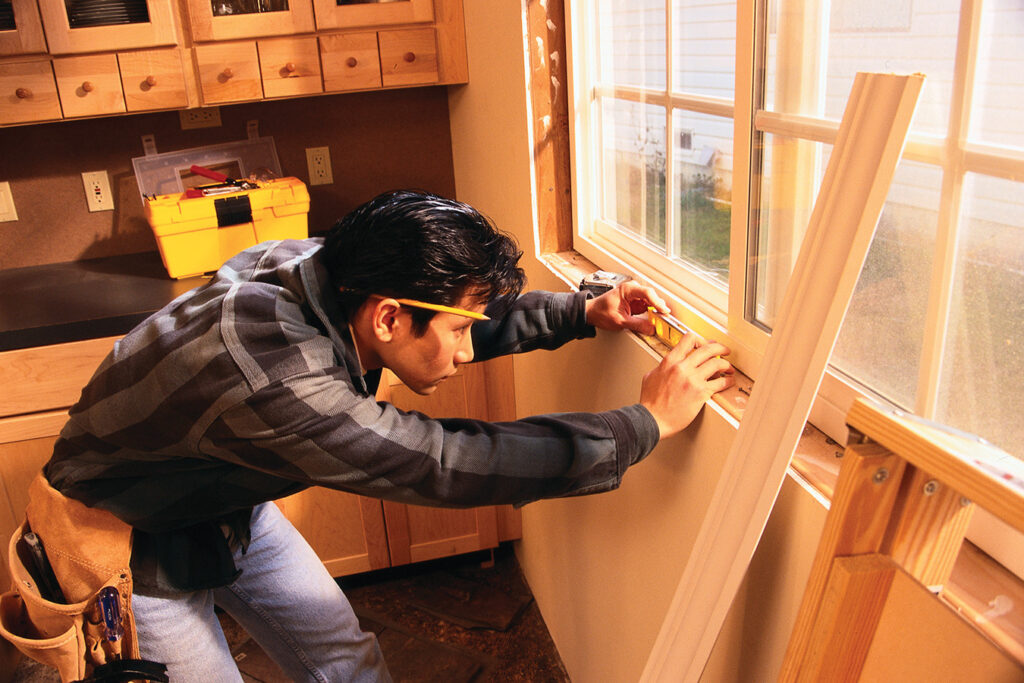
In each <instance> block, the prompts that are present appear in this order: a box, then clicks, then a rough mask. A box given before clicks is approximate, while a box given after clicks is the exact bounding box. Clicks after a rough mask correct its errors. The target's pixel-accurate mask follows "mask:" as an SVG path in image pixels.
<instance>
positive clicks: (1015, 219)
mask: <svg viewBox="0 0 1024 683" xmlns="http://www.w3.org/2000/svg"><path fill="white" fill-rule="evenodd" d="M1022 293H1024V183H1019V182H1012V181H1009V180H1003V179H1001V178H993V177H990V176H982V175H977V174H968V175H967V177H966V178H965V182H964V197H963V203H962V210H961V237H960V242H959V245H958V249H957V261H956V285H955V290H954V293H953V304H952V316H951V319H950V322H949V328H948V333H947V334H948V338H947V340H946V348H945V355H944V359H943V360H944V363H943V374H942V378H941V385H940V406H939V410H938V414H937V416H936V419H938V420H940V421H942V422H946V423H948V424H951V425H953V426H955V427H958V428H960V429H964V430H966V431H969V432H973V433H975V434H980V435H981V436H983V437H985V438H986V439H988V440H989V441H991V442H993V443H995V444H996V445H998V446H1000V447H1001V448H1003V449H1005V450H1006V451H1008V452H1010V453H1013V454H1015V455H1017V456H1018V457H1024V420H1022V419H1021V415H1022V414H1024V389H1021V385H1020V379H1021V378H1022V377H1024V296H1022Z"/></svg>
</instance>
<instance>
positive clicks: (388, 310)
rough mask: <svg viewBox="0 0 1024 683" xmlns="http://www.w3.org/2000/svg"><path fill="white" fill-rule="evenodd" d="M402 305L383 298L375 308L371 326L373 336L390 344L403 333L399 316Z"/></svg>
mask: <svg viewBox="0 0 1024 683" xmlns="http://www.w3.org/2000/svg"><path fill="white" fill-rule="evenodd" d="M401 308H402V305H401V304H400V303H398V302H397V301H396V300H394V299H391V298H383V299H381V300H380V301H378V302H377V304H376V305H375V306H374V307H373V312H372V314H371V318H370V325H371V328H372V329H373V335H374V336H375V337H376V338H377V339H378V340H379V341H382V342H384V343H387V342H390V341H391V340H392V339H394V337H395V335H396V334H397V333H399V332H401V330H402V328H403V325H402V321H401V319H400V318H399V316H398V312H399V311H400V310H401Z"/></svg>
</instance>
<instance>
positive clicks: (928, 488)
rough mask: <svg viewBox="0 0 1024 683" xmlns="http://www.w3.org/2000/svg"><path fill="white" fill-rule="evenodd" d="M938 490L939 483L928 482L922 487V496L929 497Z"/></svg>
mask: <svg viewBox="0 0 1024 683" xmlns="http://www.w3.org/2000/svg"><path fill="white" fill-rule="evenodd" d="M938 490H939V482H937V481H935V480H934V479H932V480H930V481H928V482H927V483H926V484H925V485H924V495H926V496H930V495H932V494H934V493H935V492H936V491H938Z"/></svg>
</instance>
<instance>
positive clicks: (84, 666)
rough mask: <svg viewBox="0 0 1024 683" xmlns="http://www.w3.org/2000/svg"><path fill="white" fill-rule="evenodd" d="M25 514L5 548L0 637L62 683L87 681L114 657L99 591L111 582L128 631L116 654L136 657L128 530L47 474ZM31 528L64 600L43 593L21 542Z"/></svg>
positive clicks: (31, 493) (31, 495) (32, 491)
mask: <svg viewBox="0 0 1024 683" xmlns="http://www.w3.org/2000/svg"><path fill="white" fill-rule="evenodd" d="M26 517H27V520H26V521H25V522H24V523H23V524H22V525H21V526H20V527H19V528H18V529H17V530H16V531H15V533H14V536H12V537H11V540H10V544H9V546H8V555H7V559H8V566H9V568H10V572H11V578H12V580H13V586H12V589H11V590H10V591H8V592H7V593H4V594H3V595H2V596H0V635H2V636H3V637H4V638H6V639H7V640H9V641H10V642H11V643H13V644H14V645H15V647H17V648H18V649H19V650H21V652H23V653H24V654H25V655H27V656H29V657H31V658H32V659H34V660H36V661H38V662H41V663H43V664H46V665H48V666H51V667H54V668H56V669H57V670H58V672H59V673H60V676H61V680H62V681H64V682H65V683H67V682H68V681H77V680H80V679H83V678H86V677H88V676H90V675H91V674H92V673H93V670H94V669H95V668H96V667H98V666H101V665H103V664H105V663H106V662H107V660H108V659H109V658H111V655H112V652H111V651H109V649H108V648H109V646H108V647H104V626H103V618H102V615H101V613H100V610H99V607H98V605H97V594H98V593H99V591H100V589H102V588H104V587H106V586H113V587H114V588H116V589H117V591H118V593H119V594H120V595H121V614H122V626H123V629H124V636H123V638H122V639H121V640H120V641H119V643H118V645H119V647H120V652H118V653H117V654H118V656H120V657H125V658H136V659H137V658H138V656H139V648H138V642H137V639H136V634H135V619H134V616H133V614H132V610H131V599H132V578H131V571H130V570H129V562H130V559H131V532H132V529H131V527H130V526H128V525H127V524H125V523H124V522H122V521H121V520H119V519H118V518H117V517H115V516H114V515H113V514H111V513H110V512H107V511H105V510H99V509H96V508H90V507H86V506H85V505H83V504H82V503H80V502H78V501H76V500H73V499H71V498H67V497H65V496H64V495H62V494H61V493H60V492H59V491H57V490H56V489H54V488H53V487H52V486H50V484H49V482H47V481H46V478H45V477H44V476H43V475H42V473H40V474H39V475H38V476H37V477H36V478H35V479H34V480H33V481H32V484H31V485H30V486H29V504H28V508H27V509H26ZM29 528H31V530H32V531H34V532H35V533H36V534H37V535H38V536H39V537H40V538H42V539H43V543H44V546H45V549H46V554H47V557H48V558H49V561H50V564H51V566H52V567H53V572H54V574H55V575H56V577H57V581H58V583H59V584H60V586H61V589H62V590H63V592H64V596H65V598H66V599H67V604H62V603H57V602H51V601H50V600H47V599H45V598H43V597H42V596H41V595H40V592H39V588H38V586H37V585H36V581H35V579H34V578H33V574H32V572H30V571H29V569H28V567H27V566H26V563H25V562H24V561H23V559H22V558H23V557H24V555H23V554H22V553H21V552H19V547H18V544H19V543H22V542H23V541H22V535H23V534H24V532H25V531H27V530H28V529H29Z"/></svg>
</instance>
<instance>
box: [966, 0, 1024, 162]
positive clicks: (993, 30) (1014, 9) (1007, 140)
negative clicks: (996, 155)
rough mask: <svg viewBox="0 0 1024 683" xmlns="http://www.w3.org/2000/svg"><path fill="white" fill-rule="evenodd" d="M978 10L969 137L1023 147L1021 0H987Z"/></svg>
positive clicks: (1023, 25) (1023, 16) (1023, 9)
mask: <svg viewBox="0 0 1024 683" xmlns="http://www.w3.org/2000/svg"><path fill="white" fill-rule="evenodd" d="M982 12H983V17H982V30H981V39H980V40H979V46H980V55H979V59H978V76H977V78H976V80H975V91H974V92H975V94H974V98H975V101H974V107H972V110H971V137H972V138H977V139H980V140H983V141H984V142H987V143H989V144H996V145H1012V146H1015V147H1024V106H1022V104H1021V103H1022V102H1024V3H1021V1H1020V0H991V1H987V2H985V4H983V5H982Z"/></svg>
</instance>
